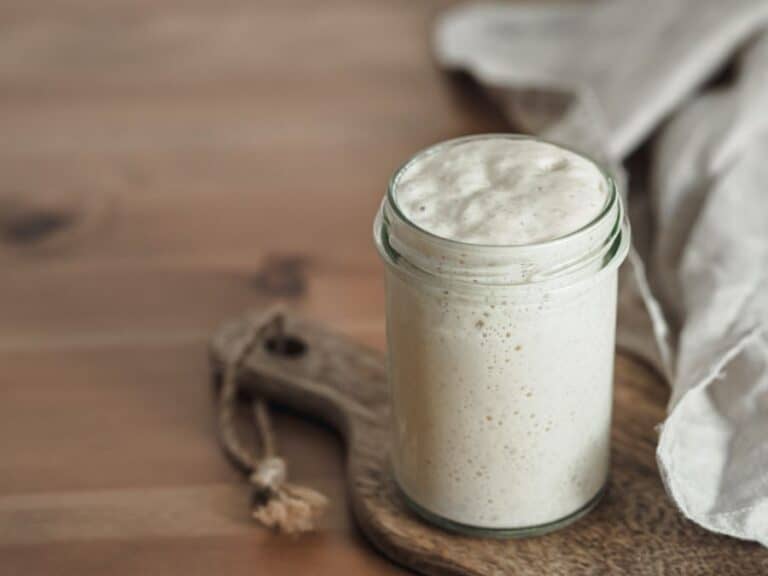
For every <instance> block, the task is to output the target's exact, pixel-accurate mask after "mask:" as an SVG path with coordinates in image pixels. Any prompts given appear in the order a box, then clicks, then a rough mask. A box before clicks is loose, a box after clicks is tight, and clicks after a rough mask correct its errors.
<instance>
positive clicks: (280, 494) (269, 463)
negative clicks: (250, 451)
mask: <svg viewBox="0 0 768 576" xmlns="http://www.w3.org/2000/svg"><path fill="white" fill-rule="evenodd" d="M285 478H286V467H285V462H284V461H283V460H282V459H281V458H275V457H272V458H266V459H265V460H263V461H261V462H260V463H259V465H258V467H257V468H256V470H255V471H254V472H253V474H252V475H251V483H252V484H253V486H254V494H253V509H252V511H251V515H252V516H253V518H254V519H255V520H257V521H258V522H259V523H261V524H262V525H264V526H267V527H268V528H273V529H275V530H278V531H280V532H282V533H285V534H293V535H298V534H303V533H305V532H313V531H314V530H316V529H317V528H318V524H319V521H320V519H321V517H322V515H323V513H324V512H325V510H326V508H327V507H328V499H327V498H326V497H325V496H323V495H322V494H320V493H319V492H317V491H315V490H312V489H311V488H306V487H304V486H296V485H294V484H289V483H287V482H285Z"/></svg>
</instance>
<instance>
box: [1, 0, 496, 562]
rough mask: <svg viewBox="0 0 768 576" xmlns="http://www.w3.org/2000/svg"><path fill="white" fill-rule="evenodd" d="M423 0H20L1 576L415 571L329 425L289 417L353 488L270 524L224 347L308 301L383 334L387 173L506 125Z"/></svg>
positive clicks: (296, 471) (4, 52) (300, 436)
mask: <svg viewBox="0 0 768 576" xmlns="http://www.w3.org/2000/svg"><path fill="white" fill-rule="evenodd" d="M436 9H437V5H435V4H434V3H428V2H415V1H414V0H390V1H384V0H380V1H377V0H327V1H324V2H314V1H311V0H301V1H295V2H288V1H285V0H272V1H264V0H260V1H257V2H254V1H250V0H249V1H246V0H224V1H216V2H210V1H203V0H163V1H162V2H161V1H158V0H126V1H115V2H104V1H102V0H73V1H71V2H67V3H66V4H65V3H59V2H45V3H43V2H22V1H21V0H6V1H3V2H2V3H0V30H2V32H1V33H0V103H1V104H0V175H2V176H1V178H2V179H1V180H0V260H2V266H3V270H4V273H3V276H2V282H0V297H1V298H2V302H3V306H2V315H1V316H0V318H2V322H0V365H2V375H1V376H0V395H1V396H0V448H2V450H0V454H2V456H1V457H0V574H2V575H5V574H8V575H14V576H15V575H23V576H31V575H38V574H39V575H46V576H52V575H59V574H62V575H78V576H82V575H88V574H99V575H101V574H105V573H108V574H110V575H111V576H119V575H123V574H163V575H174V574H184V575H185V576H189V575H194V574H227V575H229V576H235V575H238V574H243V575H249V576H251V575H253V574H282V573H286V574H288V573H312V574H329V575H330V574H333V575H336V574H347V573H350V574H351V573H355V574H393V573H399V572H400V570H399V569H398V568H396V567H394V566H393V565H391V564H390V563H388V562H387V561H385V560H383V559H381V558H380V557H379V556H378V555H377V554H376V553H374V552H373V551H372V550H371V549H370V548H369V547H368V546H367V545H366V544H365V543H364V542H363V540H362V538H361V537H360V536H359V535H358V534H357V533H356V531H355V530H354V528H353V524H352V520H351V518H350V516H349V512H348V510H347V507H346V503H345V499H344V498H345V497H344V486H343V483H342V476H341V474H340V471H341V465H342V458H343V454H342V451H341V449H340V447H339V445H338V443H337V441H336V439H335V437H334V436H333V435H332V434H331V433H330V432H326V431H325V430H324V429H322V428H320V427H319V426H317V425H314V424H311V423H307V422H305V421H303V420H300V419H298V418H297V417H295V416H293V417H292V416H290V415H281V416H280V417H279V418H278V422H277V428H278V441H279V442H280V444H281V449H282V450H283V452H284V453H285V455H286V457H287V459H288V461H289V462H290V464H291V466H292V469H291V473H292V475H293V477H294V479H296V480H297V481H298V482H302V483H306V484H309V485H311V486H314V487H316V488H318V489H321V490H323V491H324V492H325V493H326V494H328V495H330V496H331V498H332V499H333V506H332V509H331V512H330V515H329V518H328V521H327V526H326V529H325V530H324V532H323V533H322V534H320V535H316V536H313V537H310V538H306V539H302V540H299V541H292V540H290V539H286V538H282V537H278V536H275V535H273V534H271V533H269V532H267V531H265V530H263V529H260V528H259V527H257V526H256V525H254V524H253V523H252V522H250V521H249V519H248V501H249V495H248V489H247V487H246V486H245V485H244V484H243V482H242V478H241V477H240V476H239V474H237V473H236V472H235V471H233V470H232V468H231V467H230V465H229V464H228V463H227V462H226V461H225V460H224V458H223V457H222V455H221V453H220V451H219V448H218V446H217V444H216V442H215V436H214V429H213V420H212V410H211V402H210V400H211V398H210V394H209V386H208V379H207V365H206V342H207V338H208V336H209V334H210V333H211V332H212V330H213V329H214V328H215V327H216V326H217V325H218V324H219V323H220V322H221V321H222V320H225V319H227V318H229V317H231V316H233V315H236V314H238V313H239V312H241V311H242V310H244V309H246V308H248V307H252V306H259V305H262V304H265V303H267V302H271V301H274V300H275V299H283V300H287V301H289V302H290V303H291V305H292V306H293V307H295V309H296V310H298V311H300V312H302V313H303V314H305V315H307V316H308V317H310V318H313V319H317V320H320V321H323V322H327V323H328V324H330V325H332V326H334V327H336V328H338V329H340V330H342V331H344V332H346V333H348V334H350V335H353V336H354V337H356V338H359V339H360V340H363V341H365V342H368V343H370V344H372V345H374V346H379V347H381V346H382V345H383V300H382V286H381V281H380V272H381V269H380V264H379V262H378V259H377V256H376V254H375V251H374V248H373V245H372V242H371V223H372V219H373V215H374V212H375V210H376V208H377V206H378V203H379V201H380V198H381V196H382V194H383V192H384V187H385V183H386V181H387V179H388V176H389V174H390V173H391V172H392V171H393V169H394V168H396V167H397V165H398V164H399V163H400V162H402V161H403V160H404V159H406V158H407V157H408V156H409V155H410V154H412V153H413V152H415V151H416V150H418V149H419V148H421V147H423V146H425V145H427V144H429V143H432V142H434V141H436V140H440V139H444V138H448V137H452V136H456V135H460V134H465V133H469V132H477V131H487V130H491V129H496V128H498V127H500V126H502V124H501V122H500V119H499V118H498V117H497V116H496V115H495V113H494V112H493V110H492V109H490V108H488V107H485V106H484V105H482V104H477V103H476V100H475V99H473V98H471V97H467V95H466V92H465V91H461V90H456V87H455V86H452V85H451V83H450V82H449V81H448V80H446V78H444V77H443V76H442V75H441V74H440V73H439V72H438V71H437V70H436V69H435V67H434V66H433V64H432V63H431V60H430V56H429V48H428V30H429V22H430V19H431V17H432V15H433V14H434V12H435V10H436Z"/></svg>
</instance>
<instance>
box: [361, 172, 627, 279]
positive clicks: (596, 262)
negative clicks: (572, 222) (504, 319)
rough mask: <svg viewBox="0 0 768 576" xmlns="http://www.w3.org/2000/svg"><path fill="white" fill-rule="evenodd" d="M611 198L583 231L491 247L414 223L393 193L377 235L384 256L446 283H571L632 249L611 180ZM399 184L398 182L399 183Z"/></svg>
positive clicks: (376, 226)
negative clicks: (429, 230) (432, 231)
mask: <svg viewBox="0 0 768 576" xmlns="http://www.w3.org/2000/svg"><path fill="white" fill-rule="evenodd" d="M606 180H607V181H608V184H609V187H608V189H609V197H608V200H607V202H606V205H605V207H604V209H603V210H602V212H601V213H600V214H599V215H598V216H597V217H596V218H595V219H594V220H593V221H592V222H590V223H589V224H587V225H586V226H584V227H583V228H582V229H580V230H578V231H576V232H573V233H571V234H568V235H566V236H563V237H560V238H556V239H554V240H548V241H545V242H540V243H535V244H523V245H510V246H487V245H478V244H468V243H464V242H457V241H454V240H449V239H445V238H441V237H438V236H435V235H433V234H431V233H429V232H426V231H425V230H423V229H421V228H419V227H417V226H416V225H414V224H413V223H412V222H410V221H409V220H408V219H407V218H406V217H405V216H404V215H403V214H402V212H401V211H400V210H399V209H398V208H397V206H396V205H395V204H394V201H393V195H392V194H391V193H390V194H388V195H387V197H386V198H385V199H384V201H383V202H382V205H381V208H380V210H379V213H378V215H377V218H376V222H375V224H374V236H375V239H376V244H377V246H378V248H379V252H380V253H381V255H382V257H383V258H384V259H385V260H386V261H388V262H389V263H391V264H394V265H397V266H399V267H402V268H404V269H407V270H408V271H410V272H413V273H416V274H419V273H420V274H423V275H426V276H428V277H431V278H434V279H438V280H441V281H443V282H446V281H447V282H454V283H466V284H482V285H527V284H538V283H570V282H574V281H576V280H578V279H579V278H581V277H584V276H589V275H593V274H595V273H597V272H599V271H600V270H603V269H605V268H609V267H614V268H615V267H617V266H618V265H619V264H620V263H621V262H622V261H623V260H624V257H625V256H626V254H627V251H628V249H629V237H630V232H629V223H628V221H627V218H626V214H625V211H624V207H623V202H622V198H621V195H620V194H619V193H618V192H617V190H616V186H615V185H614V183H613V181H612V179H611V178H610V177H608V176H607V175H606ZM395 181H396V179H393V182H395Z"/></svg>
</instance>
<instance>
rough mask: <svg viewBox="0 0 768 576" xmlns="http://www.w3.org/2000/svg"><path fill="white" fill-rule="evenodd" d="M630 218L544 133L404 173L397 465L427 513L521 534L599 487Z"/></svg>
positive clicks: (424, 158) (428, 157)
mask: <svg viewBox="0 0 768 576" xmlns="http://www.w3.org/2000/svg"><path fill="white" fill-rule="evenodd" d="M621 222H622V213H621V205H620V199H618V197H617V195H616V193H615V191H614V189H613V186H612V184H611V182H610V180H609V179H608V178H607V177H606V176H605V175H604V173H603V172H602V171H601V170H600V169H598V168H597V167H596V166H595V164H594V163H593V162H591V161H590V160H587V159H585V158H583V157H582V156H579V155H577V154H575V153H573V152H570V151H567V150H564V149H562V148H559V147H556V146H554V145H551V144H548V143H544V142H540V141H536V140H532V139H524V138H515V137H508V136H502V135H499V136H484V137H474V138H469V139H461V140H456V141H451V142H447V143H444V144H441V145H438V146H436V147H433V148H432V149H429V150H427V151H425V152H423V153H421V154H420V155H418V156H416V157H415V158H414V159H413V160H412V161H411V162H410V163H408V164H407V165H406V166H405V167H404V168H403V169H402V170H401V171H399V172H398V173H397V174H396V176H395V178H394V179H393V182H392V184H391V189H390V194H389V196H388V199H387V200H386V201H385V205H384V207H383V208H382V213H381V214H380V217H379V221H378V223H377V227H378V228H379V229H380V232H381V231H383V232H381V234H380V236H381V238H383V239H381V238H380V240H381V241H380V248H381V249H382V253H383V254H384V256H385V260H386V261H388V263H389V264H390V265H389V266H388V273H387V335H388V347H389V378H390V386H391V399H392V411H393V422H394V424H393V427H394V431H393V432H394V443H393V453H392V461H393V467H394V472H395V476H396V479H397V482H398V485H399V486H400V488H401V489H402V491H403V492H404V493H405V495H406V496H407V498H408V499H409V500H411V501H412V503H413V504H415V505H416V507H417V509H421V511H422V512H426V513H428V515H432V516H435V517H437V518H439V519H444V520H447V521H448V523H449V524H450V523H454V524H456V525H460V526H467V527H477V528H481V529H497V528H498V529H512V530H514V529H526V528H531V527H537V526H541V525H547V524H550V523H553V522H558V521H560V520H562V519H564V518H567V517H568V516H570V515H573V514H575V513H577V512H578V511H580V510H581V509H584V508H585V507H586V506H588V505H589V504H590V503H591V502H593V501H594V499H595V498H596V497H597V495H598V494H599V493H600V492H601V490H602V488H603V486H604V484H605V482H606V479H607V474H608V465H609V437H610V423H611V404H612V369H613V355H614V326H615V310H616V277H617V274H616V266H617V264H618V262H620V261H621V259H623V257H624V254H625V253H626V243H627V241H628V240H627V238H626V236H627V234H626V233H625V235H624V236H625V237H624V238H623V239H622V238H620V237H619V236H617V234H618V233H617V232H616V231H617V230H619V229H620V228H621ZM617 223H618V225H617ZM611 242H613V244H611ZM611 246H614V247H616V246H619V248H616V249H615V250H614V251H613V252H611V250H613V249H612V248H610V247H611ZM609 248H610V249H609Z"/></svg>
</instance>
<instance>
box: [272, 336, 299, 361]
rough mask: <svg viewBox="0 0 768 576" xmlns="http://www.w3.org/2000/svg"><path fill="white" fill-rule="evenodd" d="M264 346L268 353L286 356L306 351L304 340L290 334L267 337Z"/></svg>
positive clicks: (292, 356) (293, 356)
mask: <svg viewBox="0 0 768 576" xmlns="http://www.w3.org/2000/svg"><path fill="white" fill-rule="evenodd" d="M264 348H266V350H267V352H269V353H270V354H275V355H276V356H285V357H286V358H296V357H298V356H303V355H304V354H305V353H306V351H307V345H306V343H305V342H304V340H302V339H301V338H298V337H296V336H291V335H290V334H283V335H280V336H272V337H270V338H267V339H266V340H265V342H264Z"/></svg>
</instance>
